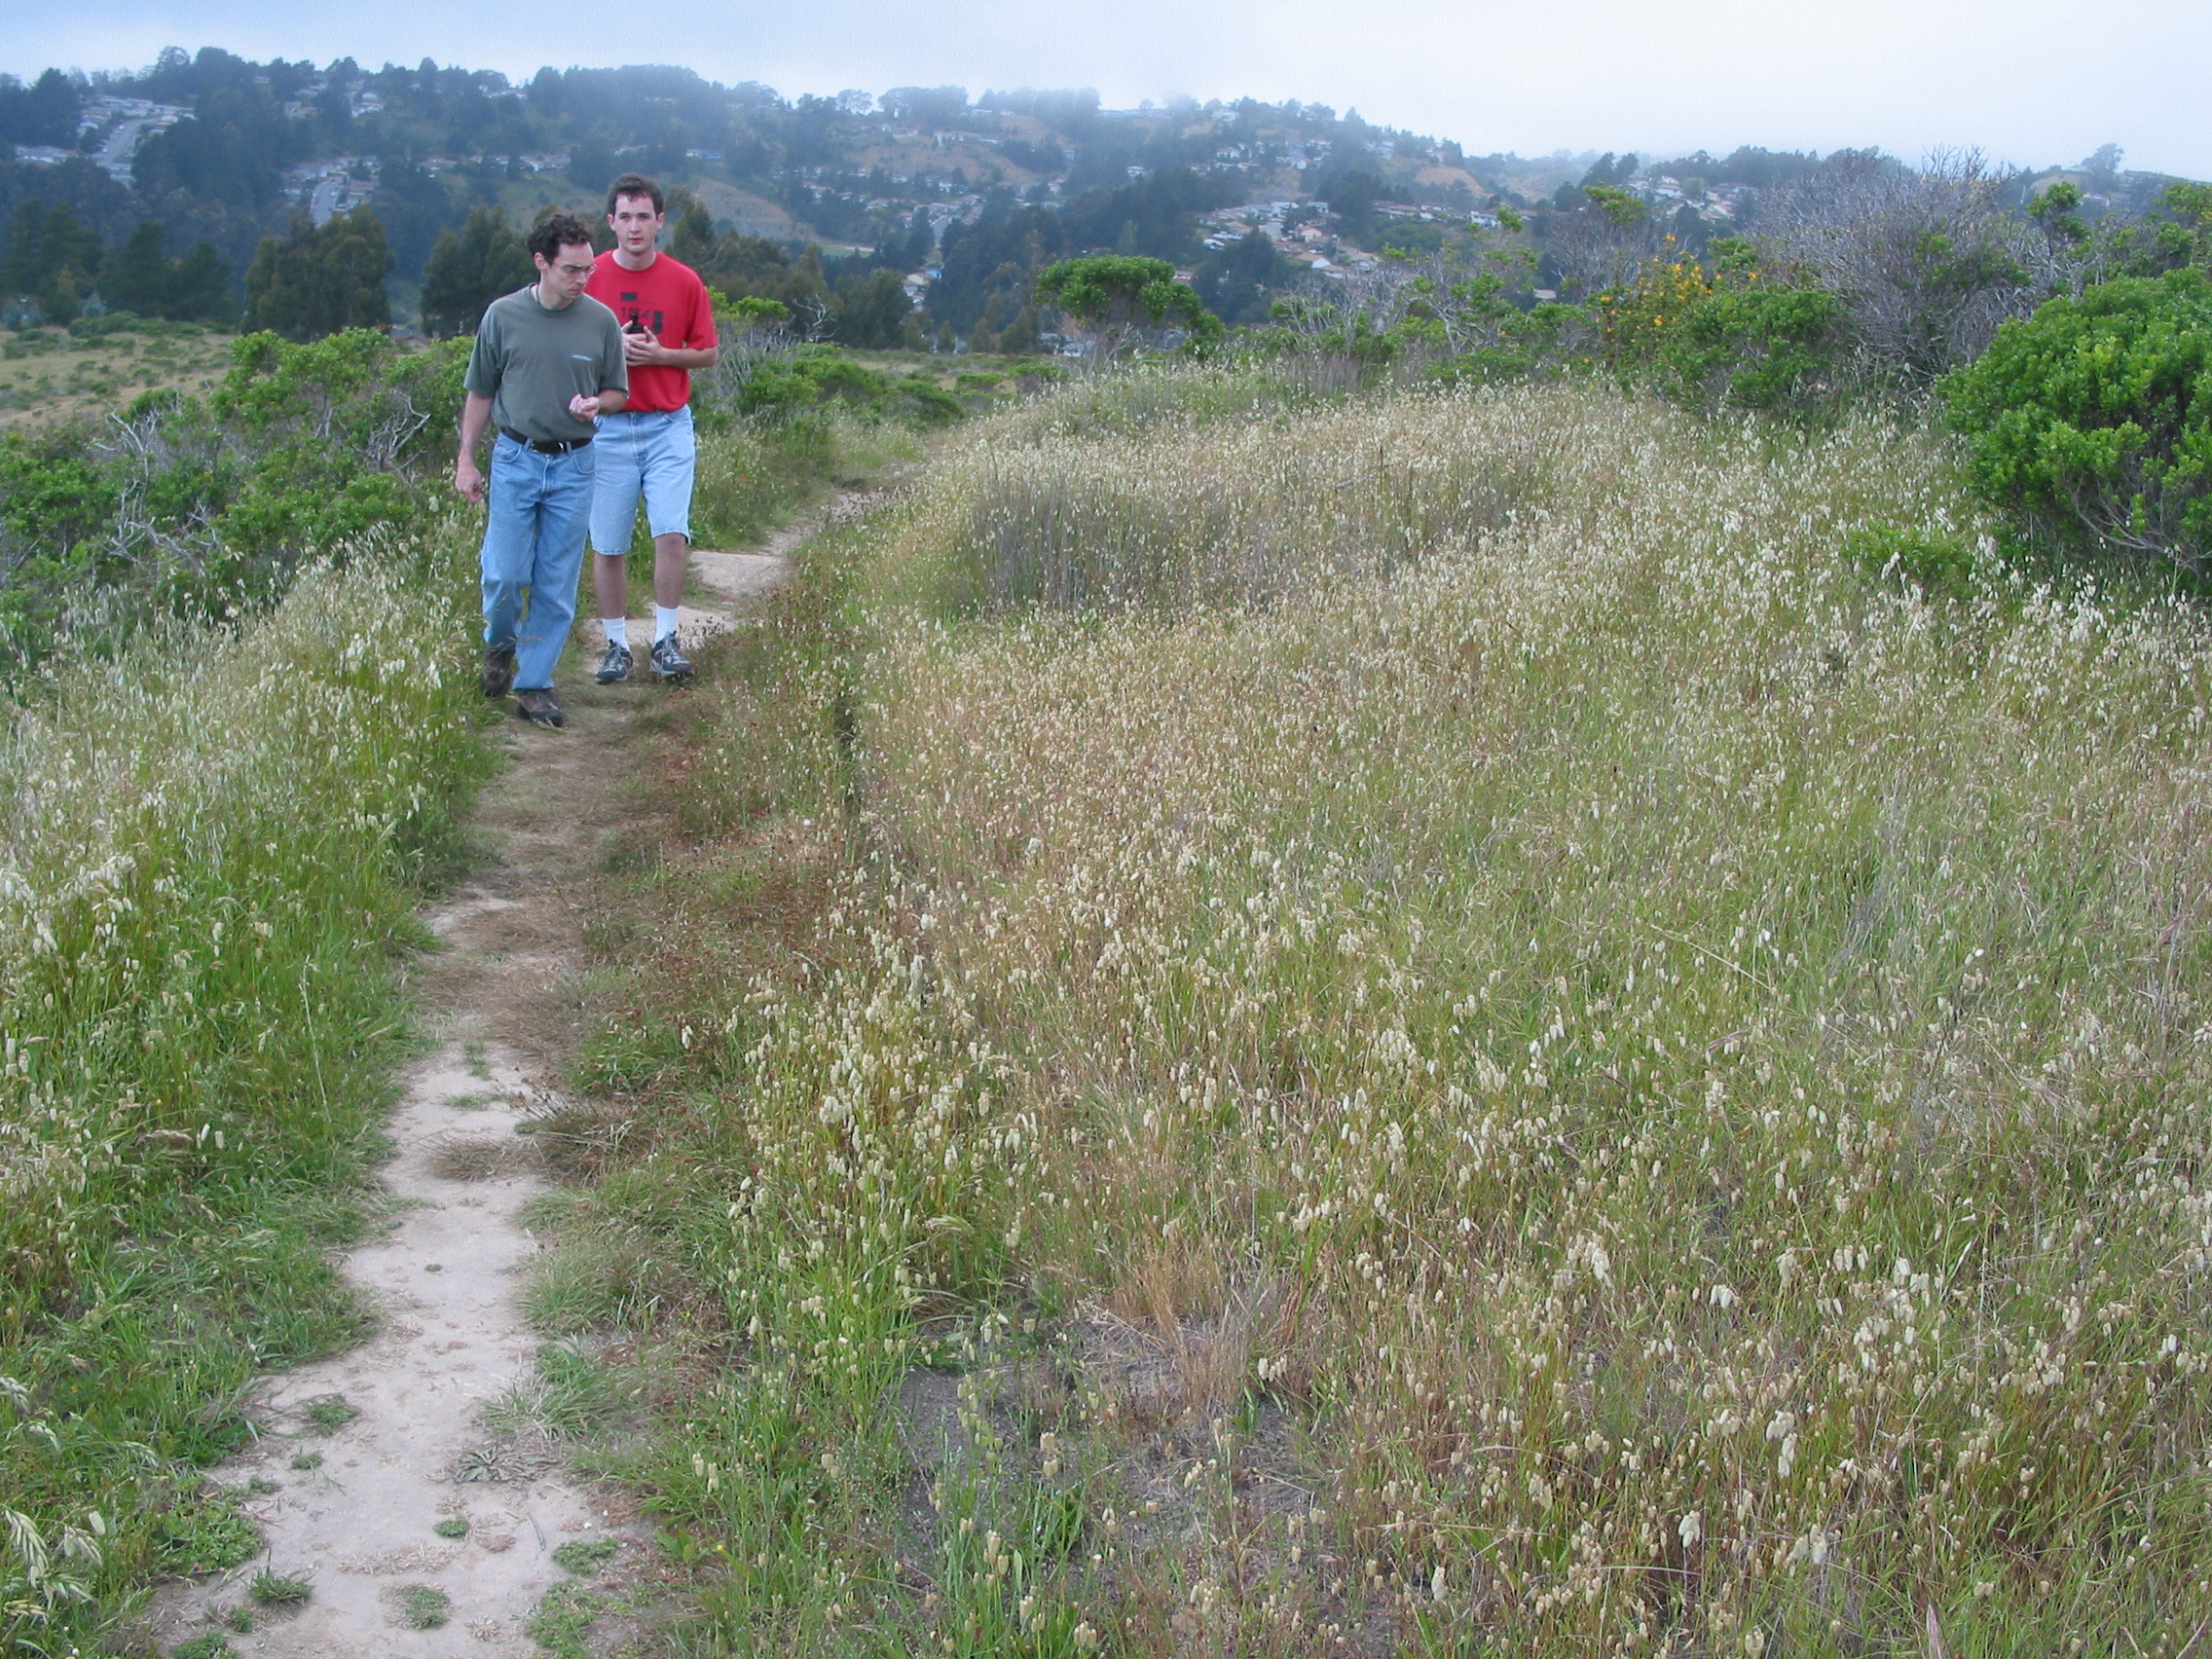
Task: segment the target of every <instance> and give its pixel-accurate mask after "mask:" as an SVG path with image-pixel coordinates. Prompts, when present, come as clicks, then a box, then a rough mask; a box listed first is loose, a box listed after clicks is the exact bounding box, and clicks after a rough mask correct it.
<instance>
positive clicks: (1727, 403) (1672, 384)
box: [1659, 287, 1850, 416]
mask: <svg viewBox="0 0 2212 1659" xmlns="http://www.w3.org/2000/svg"><path fill="white" fill-rule="evenodd" d="M1849 337H1850V323H1849V318H1848V316H1847V315H1846V313H1845V312H1844V309H1843V302H1842V301H1840V300H1838V299H1837V298H1836V297H1835V295H1833V294H1831V293H1829V292H1828V291H1827V290H1826V289H1825V288H1785V287H1772V288H1741V287H1723V288H1718V289H1715V290H1714V292H1713V294H1712V295H1711V296H1710V297H1708V298H1707V299H1706V300H1705V301H1704V303H1703V304H1701V305H1698V306H1695V307H1693V308H1692V309H1691V310H1690V312H1689V313H1688V314H1686V315H1685V316H1684V317H1683V318H1682V320H1681V326H1680V327H1679V328H1678V329H1677V331H1676V333H1675V336H1674V338H1673V339H1671V340H1669V341H1668V342H1667V343H1666V345H1665V346H1664V347H1663V348H1662V349H1661V351H1660V356H1659V362H1660V367H1661V375H1662V384H1663V386H1664V387H1665V389H1666V391H1667V393H1668V395H1669V396H1671V397H1673V398H1674V399H1675V400H1676V401H1677V402H1678V403H1685V404H1688V405H1689V406H1691V407H1692V408H1702V409H1708V410H1711V409H1718V408H1731V409H1756V410H1762V411H1765V412H1767V413H1770V414H1778V415H1798V416H1803V415H1810V414H1813V413H1816V412H1818V411H1821V410H1824V409H1826V408H1828V407H1831V406H1832V405H1833V404H1834V403H1835V402H1836V401H1837V396H1836V388H1837V387H1838V385H1839V383H1840V381H1841V372H1840V370H1841V362H1840V359H1841V355H1842V352H1843V350H1844V348H1845V346H1846V344H1847V342H1848V340H1849Z"/></svg>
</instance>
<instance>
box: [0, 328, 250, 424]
mask: <svg viewBox="0 0 2212 1659" xmlns="http://www.w3.org/2000/svg"><path fill="white" fill-rule="evenodd" d="M230 364H231V337H230V336H229V335H226V334H221V333H218V332H216V331H214V330H211V329H203V328H202V327H201V326H200V325H199V324H197V323H189V322H174V323H162V322H153V323H140V324H139V325H137V326H136V327H134V328H129V329H118V330H115V331H114V332H111V333H105V334H92V335H87V336H84V337H81V338H80V337H76V336H72V335H69V334H65V333H63V332H61V331H60V330H58V329H55V330H44V329H41V330H35V331H32V332H28V333H23V334H18V335H15V336H13V337H12V338H11V339H9V341H8V342H7V344H6V345H5V346H4V347H0V429H6V428H8V427H21V428H29V427H34V426H42V425H51V424H55V423H59V422H66V421H70V420H81V419H92V420H97V419H99V418H101V417H102V416H104V415H105V414H106V413H107V412H108V411H109V410H110V409H113V408H116V407H117V406H119V405H123V404H128V403H129V402H130V401H131V399H132V398H134V397H137V396H141V395H143V394H144V393H146V392H148V391H156V390H163V389H167V388H174V389H176V390H179V391H183V392H186V393H204V392H206V391H209V390H211V389H212V388H213V387H214V386H215V385H216V383H217V382H219V381H220V380H221V379H222V378H223V372H224V370H226V369H227V368H229V367H230Z"/></svg>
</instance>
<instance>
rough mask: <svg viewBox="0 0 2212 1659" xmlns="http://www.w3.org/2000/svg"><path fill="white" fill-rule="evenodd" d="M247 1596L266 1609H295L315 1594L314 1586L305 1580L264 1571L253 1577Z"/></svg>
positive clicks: (248, 1586) (247, 1589) (247, 1588)
mask: <svg viewBox="0 0 2212 1659" xmlns="http://www.w3.org/2000/svg"><path fill="white" fill-rule="evenodd" d="M246 1594H247V1595H249V1596H251V1597H252V1598H253V1599H254V1600H255V1601H256V1602H259V1603H260V1604H262V1605H263V1606H265V1607H294V1606H297V1605H299V1604H301V1603H302V1602H305V1601H306V1600H307V1599H308V1598H309V1597H310V1596H312V1595H313V1594H314V1586H313V1584H311V1583H309V1582H308V1581H307V1580H306V1579H305V1578H287V1577H285V1576H284V1575H283V1574H281V1573H277V1572H271V1571H267V1570H264V1571H261V1572H257V1573H255V1574H254V1575H253V1582H252V1583H251V1584H249V1585H247V1586H246Z"/></svg>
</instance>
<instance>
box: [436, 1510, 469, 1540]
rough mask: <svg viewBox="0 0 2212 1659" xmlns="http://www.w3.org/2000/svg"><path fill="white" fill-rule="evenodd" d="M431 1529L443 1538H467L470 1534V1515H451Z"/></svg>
mask: <svg viewBox="0 0 2212 1659" xmlns="http://www.w3.org/2000/svg"><path fill="white" fill-rule="evenodd" d="M430 1530H431V1531H433V1532H435V1533H437V1535H438V1536H439V1537H441V1538H465V1537H467V1536H468V1517H467V1516H465V1515H449V1516H447V1517H446V1518H445V1519H444V1520H443V1521H440V1522H439V1523H438V1524H437V1525H436V1526H435V1527H432V1528H431V1529H430Z"/></svg>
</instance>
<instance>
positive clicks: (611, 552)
mask: <svg viewBox="0 0 2212 1659" xmlns="http://www.w3.org/2000/svg"><path fill="white" fill-rule="evenodd" d="M667 208H668V204H667V202H666V200H665V199H664V198H663V197H662V195H661V189H660V186H659V185H657V184H655V183H653V181H652V180H651V179H649V178H642V177H640V176H639V175H638V174H636V173H624V174H623V175H622V176H621V177H620V178H618V179H616V180H615V181H614V182H613V184H612V185H610V186H608V192H607V222H608V225H609V226H611V227H612V228H613V231H614V245H613V246H612V247H611V248H609V249H608V251H607V252H605V253H603V254H601V255H600V256H599V260H598V263H597V265H596V267H595V268H594V269H593V271H592V274H591V280H590V282H588V283H587V284H586V285H585V288H584V292H586V293H587V294H589V295H591V297H592V298H593V299H595V300H598V301H599V302H600V303H601V304H603V305H606V306H608V308H610V309H611V310H612V311H613V313H614V315H615V317H616V318H617V320H619V321H620V322H621V324H622V347H623V353H624V355H625V357H626V358H627V360H628V364H629V371H630V401H629V404H628V406H627V407H626V408H625V409H624V410H623V411H622V413H621V414H619V415H615V416H609V417H605V418H603V419H602V420H601V421H600V424H599V442H598V445H597V448H598V451H599V483H598V485H597V487H596V489H595V491H594V493H593V497H592V511H591V545H592V551H593V552H594V553H596V554H597V555H598V557H596V558H595V559H593V560H592V572H591V574H592V591H593V593H594V594H595V595H596V596H597V597H598V600H599V614H600V621H601V624H602V626H604V627H605V628H606V630H607V654H606V656H605V657H603V658H602V659H601V660H600V665H599V682H600V683H601V684H602V685H607V684H610V683H612V682H615V681H617V680H627V679H629V677H630V664H631V657H630V627H629V622H628V620H627V618H628V614H629V608H630V605H629V591H628V590H629V584H628V581H627V580H626V576H627V571H625V569H624V567H623V562H622V561H623V555H624V554H626V553H627V552H628V551H629V550H630V535H631V531H632V528H633V527H634V526H635V525H636V523H637V518H638V498H639V497H640V496H643V497H644V498H645V523H646V526H647V528H648V529H649V530H650V531H651V533H652V538H653V642H652V651H651V662H652V667H653V672H654V673H655V674H656V675H658V676H659V677H660V678H661V679H663V680H680V679H682V677H683V676H685V675H687V674H689V673H690V672H691V664H690V663H689V662H687V661H685V660H684V656H683V653H682V651H681V650H680V649H678V642H677V638H676V620H677V613H678V607H679V606H680V605H681V604H682V599H683V569H684V565H685V562H686V560H687V559H688V557H689V553H690V546H691V480H692V473H693V470H694V468H695V466H696V462H697V456H698V450H697V446H696V444H695V442H694V441H693V436H692V430H691V371H692V370H693V369H704V368H711V367H712V366H713V365H714V364H715V362H716V361H717V360H718V359H719V357H720V355H721V351H720V348H719V346H718V345H717V344H716V341H715V308H714V303H713V301H712V299H711V298H710V297H709V295H708V293H707V285H706V284H705V283H704V282H702V281H700V280H699V274H698V273H697V272H696V271H694V270H692V269H691V267H689V266H688V265H685V264H683V263H682V262H681V261H679V260H675V259H671V258H670V257H669V256H668V255H667V254H665V253H662V252H661V251H660V250H659V248H658V245H657V244H658V241H659V239H660V233H661V227H662V225H664V224H665V223H666V222H667Z"/></svg>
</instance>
